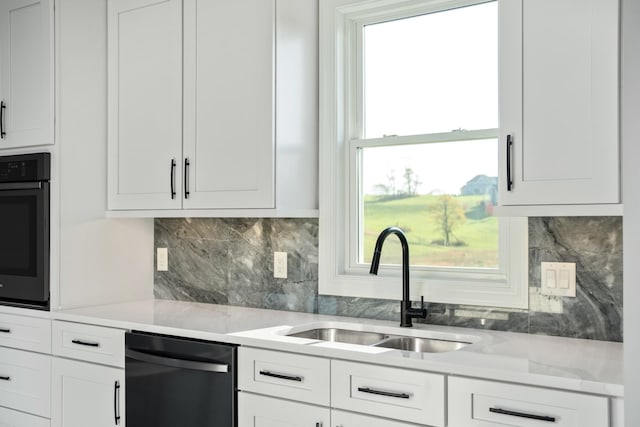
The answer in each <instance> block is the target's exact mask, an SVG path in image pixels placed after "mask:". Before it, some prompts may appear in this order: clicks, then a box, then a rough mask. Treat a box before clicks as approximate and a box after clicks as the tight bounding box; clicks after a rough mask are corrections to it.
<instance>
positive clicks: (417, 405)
mask: <svg viewBox="0 0 640 427" xmlns="http://www.w3.org/2000/svg"><path fill="white" fill-rule="evenodd" d="M331 406H332V407H334V408H339V409H346V410H348V411H356V412H363V413H366V414H371V415H378V416H382V417H387V418H393V419H398V420H403V421H408V422H412V423H418V424H427V425H430V426H437V427H440V426H444V413H445V379H444V376H443V375H438V374H430V373H427V372H417V371H409V370H406V369H397V368H388V367H383V366H376V365H368V364H364V363H352V362H343V361H332V362H331Z"/></svg>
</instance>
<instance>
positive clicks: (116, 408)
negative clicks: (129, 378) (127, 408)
mask: <svg viewBox="0 0 640 427" xmlns="http://www.w3.org/2000/svg"><path fill="white" fill-rule="evenodd" d="M119 397H120V382H118V380H116V382H115V383H114V385H113V416H114V418H115V425H119V424H120V399H118V398H119Z"/></svg>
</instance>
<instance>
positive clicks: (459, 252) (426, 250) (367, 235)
mask: <svg viewBox="0 0 640 427" xmlns="http://www.w3.org/2000/svg"><path fill="white" fill-rule="evenodd" d="M437 197H438V196H431V195H427V196H414V197H408V198H404V199H395V200H381V199H380V198H379V197H378V196H366V197H365V203H364V230H365V231H364V261H365V263H368V262H370V261H371V256H372V254H373V247H374V245H375V241H376V238H377V236H378V234H379V233H380V231H382V230H383V229H384V228H386V227H389V226H392V225H393V226H397V227H400V228H401V229H402V230H403V231H404V232H405V234H406V236H407V240H408V241H409V246H410V257H411V260H410V261H411V264H412V265H432V266H451V265H455V266H464V267H496V266H497V265H498V218H496V217H494V216H487V217H484V209H483V208H482V207H481V206H480V203H481V202H482V200H483V196H457V197H456V199H457V200H458V201H459V202H460V204H461V205H462V206H463V208H464V211H465V215H466V216H467V219H466V222H465V223H464V224H461V225H459V226H458V228H456V229H454V230H453V234H454V235H455V237H456V238H457V239H458V240H459V241H463V242H464V243H465V245H464V246H449V247H445V246H442V245H437V244H434V243H433V242H434V241H437V240H441V239H442V235H441V233H440V231H439V225H438V223H437V220H436V218H435V217H434V215H433V213H432V212H430V206H432V205H433V204H434V203H435V202H436V198H437ZM472 218H476V219H472ZM454 241H455V239H454ZM401 260H402V252H401V249H400V244H399V241H398V239H397V238H396V237H395V236H392V237H390V238H388V239H387V240H386V242H385V244H384V249H383V251H382V262H383V263H387V264H400V263H401Z"/></svg>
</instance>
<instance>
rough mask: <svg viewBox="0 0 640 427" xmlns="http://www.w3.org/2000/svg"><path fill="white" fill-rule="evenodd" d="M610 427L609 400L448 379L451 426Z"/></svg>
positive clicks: (537, 389)
mask: <svg viewBox="0 0 640 427" xmlns="http://www.w3.org/2000/svg"><path fill="white" fill-rule="evenodd" d="M496 424H499V425H509V426H513V427H536V426H541V425H553V426H558V427H607V426H609V406H608V399H607V398H606V397H603V396H593V395H587V394H580V393H572V392H567V391H558V390H548V389H544V388H539V387H530V386H521V385H514V384H504V383H498V382H494V381H484V380H474V379H468V378H457V377H450V378H449V425H450V426H451V427H490V426H495V425H496Z"/></svg>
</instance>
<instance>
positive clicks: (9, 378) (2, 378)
mask: <svg viewBox="0 0 640 427" xmlns="http://www.w3.org/2000/svg"><path fill="white" fill-rule="evenodd" d="M0 380H2V381H11V377H0Z"/></svg>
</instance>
